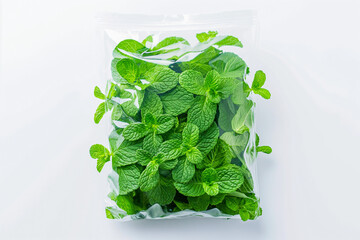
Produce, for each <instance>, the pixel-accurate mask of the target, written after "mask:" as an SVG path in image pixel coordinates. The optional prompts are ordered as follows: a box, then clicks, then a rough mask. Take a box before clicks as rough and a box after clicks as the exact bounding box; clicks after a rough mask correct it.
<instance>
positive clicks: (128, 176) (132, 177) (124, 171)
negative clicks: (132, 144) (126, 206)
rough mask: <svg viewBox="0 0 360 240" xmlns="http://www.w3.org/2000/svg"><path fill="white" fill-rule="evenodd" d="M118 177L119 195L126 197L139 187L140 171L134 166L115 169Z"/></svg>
mask: <svg viewBox="0 0 360 240" xmlns="http://www.w3.org/2000/svg"><path fill="white" fill-rule="evenodd" d="M115 171H116V173H117V174H118V175H119V194H120V195H126V194H128V193H130V192H132V191H134V190H136V189H137V188H138V187H139V178H140V171H139V169H138V168H137V167H136V166H135V165H129V166H125V167H119V168H115Z"/></svg>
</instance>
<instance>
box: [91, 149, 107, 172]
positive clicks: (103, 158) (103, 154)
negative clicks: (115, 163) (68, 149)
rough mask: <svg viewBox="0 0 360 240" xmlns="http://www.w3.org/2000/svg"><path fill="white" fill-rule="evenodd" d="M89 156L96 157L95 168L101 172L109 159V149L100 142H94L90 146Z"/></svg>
mask: <svg viewBox="0 0 360 240" xmlns="http://www.w3.org/2000/svg"><path fill="white" fill-rule="evenodd" d="M90 156H91V157H92V158H94V159H97V165H96V169H97V170H98V172H101V170H102V169H103V167H104V165H105V163H107V162H108V161H110V152H109V150H108V149H107V148H106V147H104V146H103V145H101V144H94V145H92V146H91V147H90Z"/></svg>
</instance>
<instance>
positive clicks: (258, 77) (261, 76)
mask: <svg viewBox="0 0 360 240" xmlns="http://www.w3.org/2000/svg"><path fill="white" fill-rule="evenodd" d="M265 80H266V75H265V73H264V72H263V71H261V70H259V71H256V73H255V76H254V81H253V82H252V85H251V88H252V89H259V88H261V87H262V86H264V83H265Z"/></svg>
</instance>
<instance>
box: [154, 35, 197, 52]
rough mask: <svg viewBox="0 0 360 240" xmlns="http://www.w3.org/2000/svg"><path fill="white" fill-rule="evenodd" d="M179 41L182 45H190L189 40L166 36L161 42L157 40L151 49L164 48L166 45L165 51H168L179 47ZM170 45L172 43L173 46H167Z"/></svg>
mask: <svg viewBox="0 0 360 240" xmlns="http://www.w3.org/2000/svg"><path fill="white" fill-rule="evenodd" d="M179 43H181V44H184V45H190V44H189V42H188V41H186V40H185V39H184V38H182V37H168V38H165V39H164V40H162V41H161V42H159V43H158V44H157V45H156V46H155V47H154V48H153V49H152V51H155V50H159V49H162V48H165V47H166V50H167V51H169V50H171V49H178V48H179ZM171 45H173V46H174V47H173V48H171V47H169V46H171Z"/></svg>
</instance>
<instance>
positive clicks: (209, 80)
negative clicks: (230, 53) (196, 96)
mask: <svg viewBox="0 0 360 240" xmlns="http://www.w3.org/2000/svg"><path fill="white" fill-rule="evenodd" d="M219 85H220V74H219V73H218V72H217V71H215V70H212V71H210V72H208V74H206V77H205V89H206V90H207V92H206V96H207V98H208V99H209V100H210V101H211V102H213V103H219V102H220V100H221V96H220V95H219V92H218V88H219Z"/></svg>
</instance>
